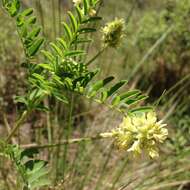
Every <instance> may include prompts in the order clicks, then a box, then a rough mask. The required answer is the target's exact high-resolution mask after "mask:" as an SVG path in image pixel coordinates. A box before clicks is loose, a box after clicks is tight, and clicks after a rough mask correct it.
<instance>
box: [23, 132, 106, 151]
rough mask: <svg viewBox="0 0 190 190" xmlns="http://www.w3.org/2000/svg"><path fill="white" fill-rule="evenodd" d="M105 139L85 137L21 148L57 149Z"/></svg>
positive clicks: (99, 136) (101, 137) (98, 136)
mask: <svg viewBox="0 0 190 190" xmlns="http://www.w3.org/2000/svg"><path fill="white" fill-rule="evenodd" d="M103 138H105V137H103V136H101V135H97V136H94V137H84V138H77V139H69V140H64V141H62V142H60V143H54V144H44V145H37V144H30V145H21V148H26V149H30V148H37V149H45V148H55V147H58V146H61V145H66V144H75V143H79V142H82V141H96V140H100V139H103Z"/></svg>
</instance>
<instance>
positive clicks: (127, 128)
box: [102, 112, 168, 158]
mask: <svg viewBox="0 0 190 190" xmlns="http://www.w3.org/2000/svg"><path fill="white" fill-rule="evenodd" d="M165 126H166V124H162V121H159V122H157V118H156V114H155V113H154V112H149V113H147V114H141V115H133V116H127V117H125V118H124V119H123V122H122V123H121V124H120V125H119V127H118V128H117V129H114V130H112V132H111V133H104V134H102V136H103V137H113V138H114V139H115V144H116V145H117V147H118V148H120V149H124V150H127V151H128V152H132V153H134V155H139V154H141V153H142V152H143V151H144V152H146V153H148V155H149V156H150V157H151V158H155V157H158V156H159V154H158V145H159V144H160V143H163V142H164V140H166V138H167V136H168V130H167V129H166V128H165Z"/></svg>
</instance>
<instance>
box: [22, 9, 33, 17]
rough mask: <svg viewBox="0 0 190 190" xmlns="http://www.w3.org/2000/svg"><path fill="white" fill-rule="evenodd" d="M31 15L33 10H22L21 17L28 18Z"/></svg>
mask: <svg viewBox="0 0 190 190" xmlns="http://www.w3.org/2000/svg"><path fill="white" fill-rule="evenodd" d="M32 13H33V9H32V8H28V9H26V10H24V11H23V12H22V13H21V15H23V16H30V15H31V14H32Z"/></svg>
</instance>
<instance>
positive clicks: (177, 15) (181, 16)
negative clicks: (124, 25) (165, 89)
mask: <svg viewBox="0 0 190 190" xmlns="http://www.w3.org/2000/svg"><path fill="white" fill-rule="evenodd" d="M163 4H164V8H163V9H162V10H156V9H155V10H152V11H149V12H146V13H145V14H144V15H143V16H142V18H141V19H139V21H138V26H139V28H138V30H136V31H135V32H134V28H133V29H132V28H131V27H133V24H132V23H129V26H130V27H128V32H129V34H130V35H131V37H132V38H131V39H133V40H132V43H133V45H135V46H136V47H137V48H138V51H139V53H146V51H147V49H148V48H150V47H152V46H153V45H154V44H155V43H156V41H157V40H159V39H160V38H161V37H162V35H163V34H164V33H165V32H166V31H167V30H168V28H171V27H172V31H171V32H170V33H169V35H168V36H167V37H166V39H165V40H164V43H162V44H161V45H159V47H158V49H157V50H156V51H155V52H153V58H152V59H150V61H149V62H151V63H152V62H153V61H154V60H155V59H157V58H160V57H162V59H163V60H164V62H165V63H166V64H167V65H168V66H169V67H170V68H172V65H174V64H175V66H176V68H177V69H178V70H180V69H181V70H183V67H184V65H185V63H184V61H185V60H187V59H188V58H189V47H190V30H189V27H188V26H189V24H190V22H189V11H190V2H189V1H188V0H172V1H171V0H165V1H164V2H163Z"/></svg>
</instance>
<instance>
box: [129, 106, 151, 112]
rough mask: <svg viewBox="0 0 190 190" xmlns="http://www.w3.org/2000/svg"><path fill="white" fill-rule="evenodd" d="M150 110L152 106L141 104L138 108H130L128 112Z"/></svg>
mask: <svg viewBox="0 0 190 190" xmlns="http://www.w3.org/2000/svg"><path fill="white" fill-rule="evenodd" d="M152 110H153V107H151V106H142V107H139V108H134V109H131V110H130V113H144V112H149V111H152Z"/></svg>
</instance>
